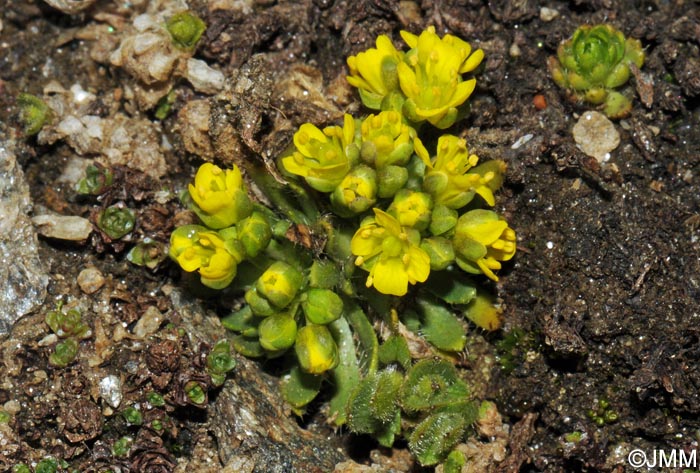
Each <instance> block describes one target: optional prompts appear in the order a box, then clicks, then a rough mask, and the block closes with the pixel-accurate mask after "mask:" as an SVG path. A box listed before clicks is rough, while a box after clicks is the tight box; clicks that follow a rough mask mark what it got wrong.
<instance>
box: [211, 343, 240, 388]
mask: <svg viewBox="0 0 700 473" xmlns="http://www.w3.org/2000/svg"><path fill="white" fill-rule="evenodd" d="M235 367H236V360H235V359H234V358H233V357H232V356H231V345H229V343H228V341H227V340H219V341H218V342H216V345H214V348H212V350H211V352H210V353H209V354H208V355H207V373H208V374H209V376H211V380H212V383H213V384H214V386H221V385H222V384H224V381H225V380H226V373H228V372H229V371H231V370H232V369H233V368H235Z"/></svg>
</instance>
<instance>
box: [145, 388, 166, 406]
mask: <svg viewBox="0 0 700 473" xmlns="http://www.w3.org/2000/svg"><path fill="white" fill-rule="evenodd" d="M146 401H148V403H149V404H150V405H152V406H153V407H162V406H164V405H165V399H163V396H162V395H161V394H158V393H157V392H154V391H151V392H150V393H148V394H146Z"/></svg>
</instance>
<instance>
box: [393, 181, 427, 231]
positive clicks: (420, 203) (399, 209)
mask: <svg viewBox="0 0 700 473" xmlns="http://www.w3.org/2000/svg"><path fill="white" fill-rule="evenodd" d="M432 208H433V199H432V198H431V197H430V195H428V194H426V193H424V192H416V191H412V190H408V189H402V190H400V191H399V192H397V193H396V196H395V197H394V201H393V202H392V203H391V205H390V206H389V209H388V213H389V214H391V215H394V216H396V219H397V220H398V221H399V223H400V224H401V226H402V227H412V228H415V229H416V230H419V231H420V230H425V229H426V228H428V224H429V223H430V214H431V209H432Z"/></svg>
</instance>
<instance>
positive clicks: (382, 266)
mask: <svg viewBox="0 0 700 473" xmlns="http://www.w3.org/2000/svg"><path fill="white" fill-rule="evenodd" d="M372 278H373V279H372V281H373V282H372V284H373V285H374V288H375V289H376V290H377V291H379V292H381V293H382V294H391V295H394V296H403V295H405V294H406V293H407V292H408V274H407V273H406V269H405V268H404V265H403V262H402V261H401V259H400V258H386V259H384V260H380V261H378V262H377V264H375V265H374V268H373V269H372Z"/></svg>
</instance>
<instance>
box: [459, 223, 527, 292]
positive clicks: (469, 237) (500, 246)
mask: <svg viewBox="0 0 700 473" xmlns="http://www.w3.org/2000/svg"><path fill="white" fill-rule="evenodd" d="M453 245H454V249H455V253H456V254H457V264H458V265H459V267H460V268H462V269H463V270H464V271H466V272H468V273H472V274H479V273H483V274H485V275H486V276H488V277H489V278H490V279H492V280H494V281H498V277H496V275H495V274H494V273H493V271H494V270H497V269H500V268H501V263H500V262H501V261H508V260H509V259H511V258H512V257H513V255H514V254H515V248H516V246H515V232H514V231H513V229H511V228H510V227H509V226H508V222H506V221H505V220H503V219H501V218H500V217H499V216H498V214H497V213H496V212H493V211H491V210H483V209H477V210H471V211H469V212H466V213H465V214H464V215H462V216H461V217H459V220H458V222H457V226H456V228H455V236H454V239H453Z"/></svg>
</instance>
